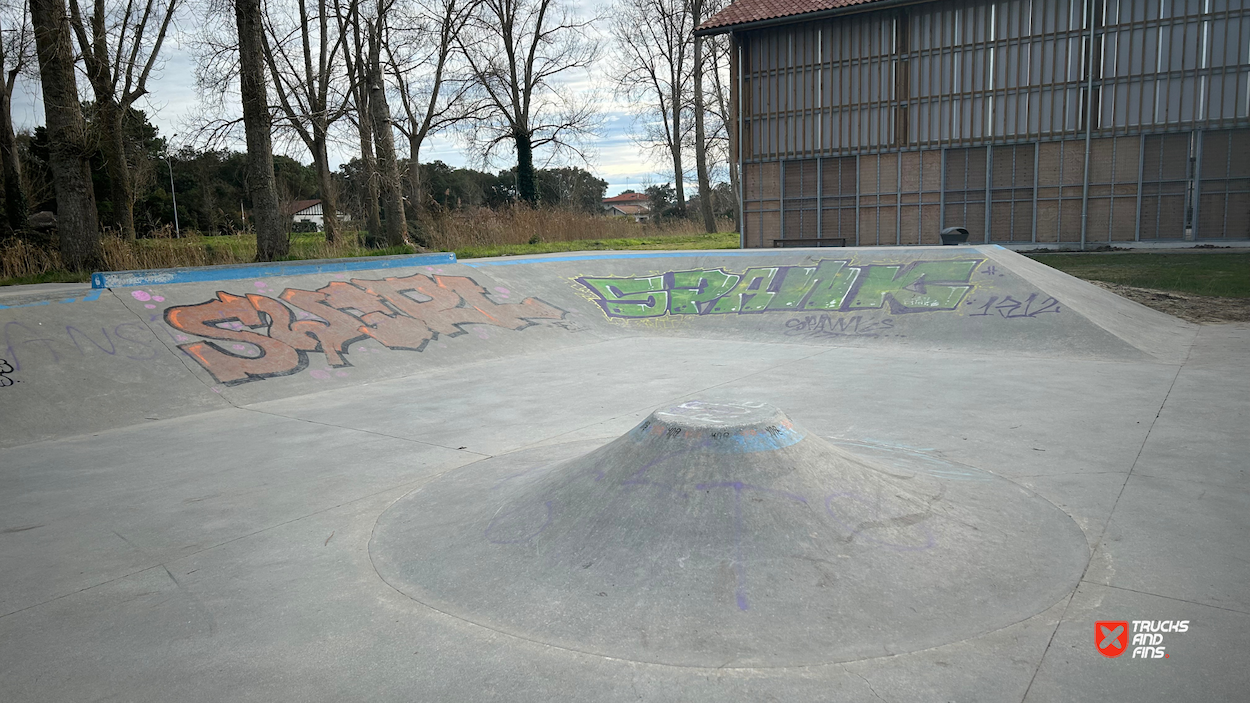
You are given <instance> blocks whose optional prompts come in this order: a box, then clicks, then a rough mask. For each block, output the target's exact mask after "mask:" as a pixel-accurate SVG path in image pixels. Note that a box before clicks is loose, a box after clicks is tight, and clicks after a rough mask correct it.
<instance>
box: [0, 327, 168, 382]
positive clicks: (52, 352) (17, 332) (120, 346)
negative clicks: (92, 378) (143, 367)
mask: <svg viewBox="0 0 1250 703" xmlns="http://www.w3.org/2000/svg"><path fill="white" fill-rule="evenodd" d="M64 330H65V333H64V337H62V336H61V335H60V334H59V333H55V332H52V331H50V330H44V329H38V328H36V327H32V326H30V325H27V324H25V323H23V322H18V321H16V320H13V321H9V322H6V323H4V358H5V359H8V360H10V361H11V363H12V366H13V368H14V370H16V371H21V370H22V357H23V356H26V357H27V358H28V359H29V357H30V355H31V354H32V353H34V354H35V355H36V356H39V355H42V356H45V357H51V359H52V362H53V363H60V361H61V357H62V356H73V353H74V352H77V353H78V356H80V357H85V356H87V355H88V354H93V353H94V354H99V353H103V354H104V355H106V356H111V357H115V358H119V359H128V360H130V361H151V360H152V359H155V358H156V355H157V347H158V346H159V345H157V344H155V343H154V342H155V340H154V339H150V338H151V337H152V336H153V335H152V332H151V331H150V330H148V329H147V328H145V327H144V326H143V324H142V323H139V322H123V323H121V324H120V325H114V326H113V327H112V328H111V331H110V328H108V327H101V328H100V333H99V337H95V336H93V335H94V334H95V333H94V332H92V331H83V330H81V329H79V328H78V327H75V326H73V325H65V328H64ZM47 335H52V336H47ZM145 337H148V338H149V341H144V338H145ZM5 363H6V364H8V363H10V362H9V361H6V362H5Z"/></svg>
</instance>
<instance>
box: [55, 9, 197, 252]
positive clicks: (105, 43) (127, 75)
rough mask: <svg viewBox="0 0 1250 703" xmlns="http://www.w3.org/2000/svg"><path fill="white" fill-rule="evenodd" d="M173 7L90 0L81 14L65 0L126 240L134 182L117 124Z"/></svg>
mask: <svg viewBox="0 0 1250 703" xmlns="http://www.w3.org/2000/svg"><path fill="white" fill-rule="evenodd" d="M178 7H179V0H145V1H144V3H143V4H142V5H141V6H138V5H137V4H136V2H135V0H127V2H126V3H125V4H122V3H114V4H110V3H107V2H106V1H105V0H94V3H93V5H92V7H91V8H90V10H91V13H90V14H89V15H86V16H84V15H83V13H82V11H81V10H80V9H79V6H78V0H69V10H70V25H71V26H72V27H73V29H74V34H75V35H76V36H77V38H78V48H79V50H80V51H81V52H82V61H83V65H84V67H85V68H86V73H87V80H88V81H89V82H90V83H91V90H92V92H93V93H94V94H95V102H96V114H97V129H99V131H100V149H101V152H102V153H103V155H104V160H105V167H106V168H107V169H108V174H109V183H110V185H111V187H112V193H111V196H112V199H113V212H114V217H115V218H116V224H117V227H118V228H119V229H120V230H121V233H122V236H124V237H125V238H126V239H129V240H133V239H134V238H135V216H134V187H133V183H132V182H131V178H130V169H129V167H128V162H127V154H126V137H125V131H124V130H123V128H122V124H123V122H124V121H125V119H126V115H127V113H128V112H129V110H130V106H131V105H133V104H134V102H135V101H136V100H138V99H139V98H141V97H143V96H144V95H145V94H147V92H148V89H147V81H148V76H150V75H151V73H152V68H153V67H154V66H155V65H156V60H157V56H159V54H160V52H161V46H162V45H163V44H164V42H165V34H166V32H167V31H168V30H169V25H170V23H171V22H172V21H173V18H174V12H175V11H176V10H177V9H178ZM153 35H154V36H153Z"/></svg>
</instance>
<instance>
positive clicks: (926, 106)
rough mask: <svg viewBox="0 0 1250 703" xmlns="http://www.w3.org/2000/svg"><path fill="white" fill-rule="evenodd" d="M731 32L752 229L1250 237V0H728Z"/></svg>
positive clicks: (856, 235)
mask: <svg viewBox="0 0 1250 703" xmlns="http://www.w3.org/2000/svg"><path fill="white" fill-rule="evenodd" d="M724 33H729V34H730V35H731V45H732V49H731V62H730V71H731V81H730V85H731V87H732V90H733V95H732V96H731V104H732V105H733V107H734V110H735V113H736V114H734V115H733V129H732V130H731V131H732V132H733V134H732V135H731V136H732V137H733V138H734V141H733V142H732V143H731V145H730V153H731V155H732V158H734V159H735V160H736V161H737V162H738V164H739V165H740V167H741V169H742V174H743V178H742V187H741V192H740V193H739V194H738V197H739V199H740V202H739V206H740V208H741V211H742V212H743V218H742V219H743V225H742V233H743V245H744V246H747V247H771V246H776V244H774V242H776V241H777V240H807V241H811V240H818V239H831V240H835V243H836V242H837V241H844V243H845V244H847V245H863V246H870V245H885V244H900V245H908V244H912V245H914V244H937V243H938V241H939V240H938V235H939V233H940V232H941V230H942V229H943V228H945V227H966V228H967V229H968V230H970V231H971V234H972V236H971V237H970V239H969V241H972V242H982V241H984V242H1001V243H1032V242H1040V243H1050V242H1070V243H1072V244H1076V243H1080V245H1081V246H1084V245H1086V244H1089V245H1098V244H1102V245H1106V244H1114V243H1116V242H1121V241H1157V240H1182V239H1186V240H1187V239H1194V240H1202V241H1208V242H1210V241H1221V240H1238V239H1240V240H1245V239H1247V238H1250V216H1248V215H1250V158H1246V155H1247V154H1250V0H1228V1H1227V2H1219V1H1216V2H1212V1H1210V0H1206V1H1199V0H1189V1H1188V2H1182V1H1180V0H1166V1H1155V0H1151V1H1150V2H1146V1H1145V0H1027V1H1020V0H1011V1H1007V2H1004V1H1002V0H928V1H927V2H926V1H920V0H737V1H736V2H734V3H733V4H732V5H730V6H729V7H727V8H725V9H724V10H722V11H721V12H719V13H717V14H716V15H714V16H712V17H711V18H709V19H708V20H707V21H706V22H704V23H703V24H702V25H700V26H699V27H698V28H697V29H696V30H695V34H697V35H702V36H706V35H711V34H724ZM794 243H796V244H798V243H799V242H794ZM782 245H783V246H784V244H782Z"/></svg>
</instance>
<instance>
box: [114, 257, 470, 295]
mask: <svg viewBox="0 0 1250 703" xmlns="http://www.w3.org/2000/svg"><path fill="white" fill-rule="evenodd" d="M454 263H456V255H455V254H454V253H452V252H440V253H438V254H415V255H404V256H363V257H359V258H352V259H322V260H319V261H294V262H280V263H270V264H236V265H228V266H203V267H198V268H178V269H152V270H149V271H107V272H97V273H93V274H91V287H92V288H97V289H98V288H132V287H136V286H151V285H166V284H171V283H207V282H210V281H235V280H239V279H241V278H269V277H274V276H302V275H305V274H311V273H333V272H336V271H369V270H373V269H390V268H404V267H409V266H429V265H432V264H454Z"/></svg>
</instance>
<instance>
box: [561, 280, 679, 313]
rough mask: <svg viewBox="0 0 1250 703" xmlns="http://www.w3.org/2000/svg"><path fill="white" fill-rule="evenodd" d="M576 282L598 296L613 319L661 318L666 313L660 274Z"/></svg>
mask: <svg viewBox="0 0 1250 703" xmlns="http://www.w3.org/2000/svg"><path fill="white" fill-rule="evenodd" d="M578 280H580V281H581V282H582V283H583V284H584V285H586V286H589V287H590V288H591V289H592V290H594V291H595V292H596V293H598V294H599V297H600V298H601V300H600V301H599V305H601V306H603V310H604V312H606V313H608V314H609V315H611V316H612V317H660V316H661V315H663V314H665V313H666V312H668V291H667V290H665V289H664V276H662V275H661V276H649V277H647V278H581V279H578Z"/></svg>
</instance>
